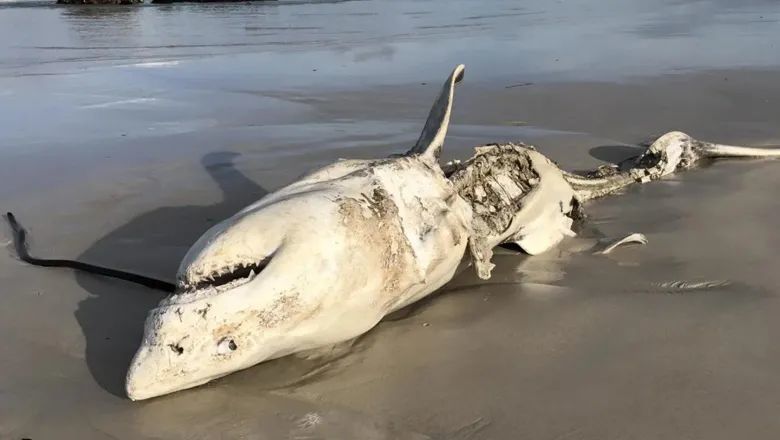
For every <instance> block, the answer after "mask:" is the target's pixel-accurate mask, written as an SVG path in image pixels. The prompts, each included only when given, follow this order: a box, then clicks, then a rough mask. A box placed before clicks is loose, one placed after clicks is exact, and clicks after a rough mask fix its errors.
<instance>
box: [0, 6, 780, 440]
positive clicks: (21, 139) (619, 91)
mask: <svg viewBox="0 0 780 440" xmlns="http://www.w3.org/2000/svg"><path fill="white" fill-rule="evenodd" d="M607 3H613V2H605V3H603V4H602V3H598V2H584V1H576V2H575V1H571V2H570V1H565V2H556V3H554V4H550V3H548V2H542V1H534V2H529V3H528V4H524V5H523V6H522V7H520V6H518V5H517V4H516V3H515V2H510V1H498V0H496V1H489V2H484V3H480V4H477V2H469V1H465V0H456V1H454V2H444V1H440V0H432V1H427V2H414V1H409V0H406V1H398V2H382V1H380V0H366V1H348V2H297V1H293V2H285V1H280V2H273V3H256V2H255V3H247V4H225V5H187V4H177V5H159V6H137V7H133V6H130V7H112V8H103V7H95V8H79V7H72V8H69V7H54V6H50V5H49V4H44V3H38V2H25V3H8V2H5V3H2V4H0V41H2V43H0V115H2V118H0V209H2V211H3V212H5V211H12V212H14V213H15V214H16V215H17V216H18V217H19V219H20V221H21V222H22V223H23V224H24V225H25V226H26V227H27V228H28V229H29V231H30V234H31V241H30V246H31V251H32V252H33V254H35V255H40V256H47V257H61V258H77V259H79V260H83V261H88V262H93V263H98V264H102V265H106V266H110V267H116V268H120V269H125V270H130V271H133V272H139V273H143V274H146V275H149V276H154V277H159V278H163V279H168V280H172V279H173V277H174V275H175V271H176V268H177V266H178V264H179V261H180V260H181V258H182V256H183V255H184V253H185V252H186V251H187V249H188V247H189V246H190V245H191V244H192V243H193V242H194V241H195V240H196V239H197V238H198V237H199V236H200V235H201V234H202V233H203V232H204V231H205V230H206V229H208V227H209V226H210V225H212V224H214V223H215V222H218V221H220V220H222V219H224V218H226V217H228V216H230V215H232V214H233V213H235V212H236V211H238V210H239V209H240V208H242V207H244V206H246V205H247V204H249V203H251V202H253V201H255V200H257V199H259V198H260V197H262V196H263V195H265V194H267V193H268V192H269V191H273V190H274V189H276V188H279V187H280V186H282V185H284V184H287V183H289V182H291V181H293V180H294V179H295V178H297V177H298V176H300V175H301V174H302V173H304V172H306V171H307V170H311V169H313V168H316V167H318V166H321V165H323V164H326V163H329V162H331V161H333V160H335V159H337V158H342V157H349V158H373V157H383V156H386V155H388V154H391V153H397V152H401V151H405V150H406V149H408V147H409V146H410V145H412V144H413V143H414V141H415V139H416V138H417V136H418V134H419V131H420V129H421V127H422V124H423V122H424V120H425V117H426V115H427V111H428V108H429V106H430V103H431V101H432V100H433V98H434V96H435V95H436V93H437V90H438V88H439V86H440V84H441V81H443V80H444V78H445V76H446V75H447V74H448V72H449V71H450V69H451V68H452V67H453V66H454V65H455V64H457V63H464V64H466V66H467V72H466V78H465V81H464V82H463V84H462V85H461V86H460V88H459V90H458V94H457V95H456V98H455V111H454V115H453V126H452V127H451V131H450V134H449V136H448V139H447V142H446V145H445V151H444V158H445V160H449V159H454V158H466V157H468V156H469V155H470V154H471V149H472V148H473V147H474V146H477V145H479V144H483V143H487V142H493V141H508V140H513V141H524V142H526V143H529V144H533V145H535V146H536V147H537V148H538V149H539V150H540V151H541V152H543V153H544V154H546V155H548V156H549V157H551V158H552V159H554V160H555V161H557V162H558V163H559V164H560V165H561V167H562V168H565V169H568V170H583V169H589V168H594V167H596V166H598V165H600V164H603V163H605V162H616V161H619V160H622V159H624V158H627V157H630V156H632V155H635V154H637V153H638V151H640V150H638V147H637V145H638V144H639V143H640V142H642V141H644V140H646V139H648V138H651V137H653V136H654V135H658V134H661V133H663V132H666V131H670V130H683V131H685V132H688V133H689V134H691V135H692V136H694V137H696V138H698V139H705V140H711V141H717V142H722V143H731V144H741V145H753V146H770V145H774V146H777V145H780V124H778V116H779V115H780V113H779V112H778V106H779V105H780V50H778V49H780V39H779V38H778V34H777V25H778V20H780V6H779V5H778V4H777V3H775V2H770V1H751V2H743V3H740V4H739V5H734V4H732V3H733V2H727V1H718V0H707V1H701V2H687V1H671V0H669V1H666V0H654V1H652V2H641V1H639V0H636V1H629V2H614V4H607ZM778 187H780V162H778V161H758V160H743V161H719V162H715V163H712V164H708V165H707V166H704V167H702V168H699V169H696V170H693V171H690V172H688V173H685V174H678V175H675V176H673V177H672V178H668V179H665V180H663V181H659V182H654V183H651V184H648V185H642V186H635V187H632V188H630V189H628V190H627V191H625V193H623V194H620V195H616V196H612V197H608V198H605V199H602V200H597V201H593V202H589V203H588V204H587V205H586V207H585V209H586V212H587V214H588V219H587V221H586V223H585V225H584V227H583V230H582V231H581V232H580V235H579V237H577V238H572V239H570V240H567V241H565V242H564V243H563V244H562V245H561V246H559V247H558V248H557V249H555V250H553V251H550V252H547V253H545V254H543V255H539V256H535V257H529V256H526V255H521V254H518V253H516V252H514V251H511V250H500V251H498V255H497V256H496V258H495V262H496V263H497V268H496V269H495V271H494V275H493V278H492V279H491V280H489V281H481V280H479V279H478V278H477V277H476V276H475V274H474V273H473V271H466V272H464V273H462V274H460V275H459V276H458V277H457V278H456V279H454V280H453V281H452V282H451V283H450V284H448V285H447V286H446V287H445V288H444V289H442V290H441V291H440V292H439V293H438V294H435V295H434V296H432V297H429V298H427V299H425V300H423V301H422V302H420V303H418V304H416V305H414V306H413V307H411V308H409V309H407V310H404V311H403V313H397V314H395V315H393V316H391V317H390V318H388V319H386V320H385V321H383V322H382V323H380V324H379V325H378V326H377V327H376V328H375V329H374V330H372V331H371V332H369V333H368V334H366V335H364V336H363V337H361V338H359V339H358V340H357V341H355V342H354V343H352V344H351V345H349V346H343V347H339V348H338V350H337V351H336V352H334V353H331V354H330V355H328V356H325V357H320V358H317V357H311V356H310V357H303V356H291V357H287V358H283V359H279V360H276V361H271V362H268V363H264V364H261V365H259V366H256V367H254V368H250V369H248V370H245V371H242V372H239V373H235V374H232V375H230V376H228V377H225V378H223V379H219V380H217V381H215V382H213V383H210V384H208V385H206V386H202V387H198V388H195V389H192V390H187V391H183V392H178V393H175V394H172V395H168V396H164V397H161V398H155V399H152V400H149V401H143V402H132V401H130V400H128V399H127V397H126V396H125V395H124V389H123V381H124V376H125V374H126V371H127V366H128V363H129V361H130V358H131V356H132V355H133V353H134V351H135V350H136V348H137V347H138V344H139V341H140V337H141V334H142V331H143V321H144V318H145V316H146V313H147V312H148V310H150V309H151V308H152V307H154V306H155V305H156V304H157V302H158V301H159V300H160V299H161V298H162V297H163V294H161V293H159V292H155V291H151V290H149V289H145V288H142V287H137V286H134V285H131V284H128V283H124V282H121V281H116V280H109V279H104V278H100V277H96V276H92V275H89V274H81V273H74V272H72V271H69V270H60V269H44V268H38V267H31V266H29V265H26V264H24V263H22V262H21V261H19V260H18V259H16V257H15V255H14V253H13V250H12V247H11V245H10V243H11V235H10V230H9V229H8V228H7V227H6V226H5V225H2V226H0V244H2V245H3V249H4V251H3V252H0V286H2V288H0V334H2V335H3V343H2V344H0V438H2V439H6V438H7V439H22V438H30V439H33V440H43V439H216V438H222V439H464V440H465V439H542V440H548V439H549V440H553V439H558V440H564V439H566V440H570V439H592V440H603V439H658V438H673V439H707V440H715V439H735V438H750V439H775V438H777V437H778V435H779V434H780V420H779V419H778V418H777V417H776V415H777V412H778V410H780V382H778V381H777V380H776V375H777V372H778V371H780V349H779V348H778V345H777V344H776V342H773V341H774V338H775V337H776V335H778V334H780V321H778V320H777V319H776V316H777V315H778V314H780V300H779V299H778V287H777V286H779V285H780V271H778V270H777V263H778V254H777V250H778V249H780V234H778V233H777V218H778V214H779V213H780V199H778V197H777V196H776V188H778ZM631 232H641V233H644V234H645V235H646V236H647V237H648V239H649V244H647V245H646V246H641V247H638V246H634V247H626V248H621V249H619V250H618V251H616V252H615V253H614V254H611V255H609V256H601V255H593V254H592V252H591V251H590V249H591V248H592V246H593V245H594V244H595V243H596V242H597V241H598V240H600V239H605V238H619V237H622V236H624V235H626V234H628V233H631ZM776 332H777V333H776Z"/></svg>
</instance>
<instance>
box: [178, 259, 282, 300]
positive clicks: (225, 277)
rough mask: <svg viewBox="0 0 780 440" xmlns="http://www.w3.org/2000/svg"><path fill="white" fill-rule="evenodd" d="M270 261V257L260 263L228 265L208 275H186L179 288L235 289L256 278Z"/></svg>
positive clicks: (190, 289)
mask: <svg viewBox="0 0 780 440" xmlns="http://www.w3.org/2000/svg"><path fill="white" fill-rule="evenodd" d="M269 262H270V258H266V259H263V260H261V261H260V262H259V263H239V264H236V265H231V266H226V267H224V268H222V269H220V270H218V271H216V272H212V273H209V274H206V275H200V276H198V275H197V274H196V275H194V276H192V275H190V276H186V275H185V277H184V278H182V279H180V281H179V286H178V287H179V290H180V291H181V292H183V293H187V292H193V291H201V290H204V289H208V288H214V289H216V290H217V291H224V290H229V289H233V288H235V287H238V286H240V285H241V284H246V283H248V282H250V281H252V280H253V279H255V278H256V277H257V276H258V275H259V274H260V273H261V272H262V271H263V269H265V267H266V266H267V265H268V263H269Z"/></svg>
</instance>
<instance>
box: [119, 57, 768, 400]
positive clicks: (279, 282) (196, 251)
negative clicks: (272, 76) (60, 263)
mask: <svg viewBox="0 0 780 440" xmlns="http://www.w3.org/2000/svg"><path fill="white" fill-rule="evenodd" d="M463 73H464V66H462V65H461V66H458V67H457V68H455V70H454V71H453V72H452V74H451V75H450V76H449V78H448V79H447V81H446V82H445V84H444V87H443V89H442V91H441V94H440V95H439V97H438V99H437V100H436V101H435V103H434V105H433V107H432V109H431V111H430V114H429V117H428V120H427V122H426V124H425V127H424V129H423V132H422V134H421V135H420V138H419V140H418V141H417V143H416V145H415V146H414V147H413V148H412V149H411V150H409V151H408V152H407V153H406V154H404V155H399V156H395V157H390V158H386V159H378V160H340V161H337V162H336V163H334V164H332V165H329V166H326V167H324V168H322V169H320V170H318V171H315V172H313V173H311V174H309V175H307V176H305V177H303V178H301V179H300V180H298V181H296V182H294V183H292V184H290V185H288V186H286V187H284V188H282V189H280V190H278V191H276V192H274V193H272V194H269V195H267V196H266V197H264V198H262V199H261V200H259V201H258V202H256V203H254V204H252V205H250V206H248V207H247V208H245V209H243V210H242V211H240V212H239V213H237V214H236V215H235V216H233V217H231V218H229V219H227V220H225V221H223V222H221V223H219V224H218V225H216V226H214V227H213V228H211V229H210V230H209V231H207V232H206V233H205V234H204V235H203V237H202V238H201V239H200V240H198V241H197V243H195V244H194V246H193V247H192V248H191V250H190V251H189V252H188V253H187V255H186V256H185V258H184V260H183V261H182V263H181V266H180V269H179V272H178V276H177V291H176V293H175V294H174V295H172V296H170V297H168V298H166V299H165V300H163V301H162V302H161V303H160V305H159V307H157V308H156V309H154V310H152V311H151V312H150V313H149V316H148V318H147V321H146V324H145V330H144V336H143V340H142V342H141V346H140V347H139V349H138V351H137V353H136V355H135V357H134V358H133V361H132V363H131V366H130V368H129V371H128V374H127V382H126V389H127V394H128V396H129V397H130V398H131V399H134V400H139V399H146V398H150V397H154V396H159V395H162V394H166V393H170V392H174V391H177V390H181V389H186V388H191V387H194V386H197V385H200V384H203V383H206V382H209V381H211V380H213V379H216V378H218V377H221V376H224V375H226V374H229V373H232V372H234V371H237V370H241V369H244V368H248V367H250V366H252V365H255V364H257V363H260V362H263V361H265V360H269V359H273V358H278V357H281V356H284V355H287V354H290V353H294V352H298V351H303V350H307V349H313V348H318V347H323V346H327V345H331V344H335V343H338V342H341V341H345V340H349V339H352V338H354V337H356V336H359V335H361V334H363V333H365V332H366V331H368V330H369V329H371V328H372V327H373V326H375V325H376V324H377V323H378V322H379V321H380V320H381V319H382V318H383V317H384V316H385V315H387V314H388V313H390V312H393V311H395V310H398V309H400V308H402V307H404V306H406V305H408V304H411V303H413V302H415V301H417V300H419V299H421V298H423V297H425V296H426V295H428V294H430V293H432V292H433V291H435V290H437V289H438V288H440V287H441V286H442V285H444V284H445V283H446V282H447V281H449V280H450V279H451V278H452V277H453V276H454V274H455V273H456V271H457V269H458V267H459V265H461V261H462V259H463V258H462V257H463V256H464V254H465V253H466V252H468V253H469V254H470V256H471V262H472V263H473V264H474V266H475V268H476V270H477V273H478V275H479V276H480V277H481V278H489V277H490V271H491V269H492V267H493V265H492V263H491V261H490V260H491V256H492V249H493V248H494V247H495V246H497V245H499V244H503V243H515V244H517V245H518V246H520V247H521V248H522V249H523V250H524V251H526V252H527V253H529V254H532V255H533V254H538V253H541V252H544V251H546V250H548V249H550V248H551V247H553V246H555V245H556V244H557V243H559V242H560V241H561V240H562V239H563V238H565V237H567V236H573V235H575V234H574V232H573V230H572V225H573V224H574V222H575V221H576V220H577V219H578V218H580V217H581V215H582V213H581V206H582V203H583V202H584V201H586V200H589V199H592V198H595V197H599V196H603V195H606V194H609V193H613V192H615V191H617V190H619V189H621V188H623V187H625V186H627V185H629V184H631V183H634V182H647V181H650V180H655V179H659V178H662V177H664V176H666V175H668V174H670V173H672V172H674V171H676V170H680V169H688V168H690V167H692V166H693V165H694V164H695V163H696V162H697V161H699V160H700V159H702V158H707V157H748V156H750V157H752V156H768V155H778V154H780V152H778V151H776V150H766V149H751V148H744V147H732V146H723V145H717V144H710V143H705V142H699V141H696V140H694V139H692V138H690V137H689V136H687V135H685V134H683V133H679V132H671V133H668V134H666V135H664V136H662V137H661V138H659V139H658V140H657V141H656V142H654V143H653V144H652V145H651V146H650V147H649V148H648V149H647V151H646V152H645V153H644V154H642V155H641V156H638V157H637V158H634V159H631V160H628V161H626V162H624V163H622V164H620V165H618V166H613V167H602V168H600V169H598V170H596V171H594V172H591V173H588V174H585V175H579V174H574V173H569V172H565V171H562V170H561V169H560V168H558V166H557V165H556V164H554V163H553V162H552V161H550V160H549V159H548V158H546V157H545V156H543V155H542V154H541V153H539V152H537V151H536V150H535V149H534V148H533V147H529V146H526V145H522V144H490V145H485V146H483V147H478V148H477V150H476V154H475V156H474V157H472V158H471V159H469V160H468V161H466V162H463V163H450V164H447V165H445V167H444V168H442V167H441V166H440V165H439V163H438V158H439V155H440V152H441V148H442V146H443V142H444V137H445V135H446V133H447V128H448V125H449V120H450V115H451V112H452V103H453V95H454V89H455V85H456V84H457V83H458V82H459V81H460V80H461V79H462V77H463ZM631 240H637V241H641V237H640V238H632V239H630V240H629V241H631ZM624 241H625V240H623V241H621V243H622V242H624ZM461 266H462V265H461Z"/></svg>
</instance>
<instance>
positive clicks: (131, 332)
mask: <svg viewBox="0 0 780 440" xmlns="http://www.w3.org/2000/svg"><path fill="white" fill-rule="evenodd" d="M238 156H239V155H238V154H235V153H229V152H218V153H210V154H207V155H206V156H204V157H203V158H202V159H201V163H202V165H203V167H204V169H205V170H206V171H207V172H208V173H209V175H210V176H211V178H212V179H214V181H215V182H216V183H217V184H218V185H219V187H220V189H221V190H222V193H223V197H222V201H221V202H220V203H217V204H214V205H207V206H192V205H191V206H175V207H164V208H159V209H155V210H153V211H150V212H147V213H145V214H142V215H140V216H138V217H136V218H134V219H132V220H130V221H129V222H128V223H127V224H125V225H124V226H121V227H120V228H118V229H116V230H115V231H113V232H111V233H110V234H108V235H106V236H105V237H103V238H101V239H99V240H98V241H97V242H95V243H94V244H93V245H92V246H90V247H89V249H87V250H86V251H85V252H84V253H83V254H81V255H80V256H79V257H78V259H79V260H80V261H86V262H93V263H97V264H101V265H105V266H108V267H114V268H117V269H122V270H128V271H131V272H136V273H140V274H145V275H149V276H152V277H156V278H161V279H165V280H169V281H173V278H174V276H175V273H176V269H177V267H178V264H179V262H180V261H181V259H182V257H184V254H185V253H186V252H187V249H189V247H190V246H191V245H192V243H194V242H195V241H196V240H197V239H198V238H199V237H200V236H201V235H202V234H203V233H204V232H205V231H206V230H207V229H208V228H209V227H211V226H212V225H213V224H214V223H216V222H218V221H220V220H221V219H224V218H227V217H229V216H231V215H233V214H234V213H235V212H237V211H238V210H239V209H241V208H243V207H245V206H246V205H248V204H250V203H251V202H254V201H256V200H257V199H259V198H260V197H262V196H264V195H265V194H266V193H267V191H266V190H265V189H263V188H262V187H260V186H259V185H257V184H256V183H255V182H253V181H252V180H250V179H249V178H247V177H246V176H245V175H243V174H242V173H241V172H239V171H238V170H237V169H236V168H235V166H234V162H233V161H234V160H235V159H236V158H237V157H238ZM76 280H77V282H78V283H79V285H81V286H82V287H83V288H84V289H86V290H87V291H88V292H89V293H90V296H89V297H88V298H86V299H85V300H83V301H82V302H81V303H79V307H78V309H77V310H76V312H75V317H76V320H77V321H78V323H79V325H80V326H81V329H82V331H83V332H84V337H85V339H86V361H87V366H88V368H89V370H90V373H91V374H92V376H93V377H94V378H95V380H96V381H97V382H98V384H99V385H100V386H101V387H103V388H104V389H106V390H107V391H109V392H111V393H112V394H115V395H117V396H121V397H124V396H125V392H124V380H125V373H126V372H127V367H128V365H129V363H130V360H131V358H132V356H133V354H134V353H135V350H136V349H137V348H138V344H139V342H140V339H141V337H142V334H143V323H144V320H145V318H146V314H147V312H148V311H149V310H150V309H152V308H153V307H155V306H156V305H157V303H158V302H159V301H160V299H162V298H163V297H164V296H165V294H164V293H161V292H157V291H154V290H150V289H147V288H144V287H140V286H136V285H133V284H130V283H126V282H123V281H118V280H112V279H106V278H102V277H98V276H94V275H91V274H85V273H77V274H76Z"/></svg>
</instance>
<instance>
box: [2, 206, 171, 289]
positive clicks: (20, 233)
mask: <svg viewBox="0 0 780 440" xmlns="http://www.w3.org/2000/svg"><path fill="white" fill-rule="evenodd" d="M6 218H7V219H8V224H9V225H11V230H12V231H13V240H14V247H15V248H16V253H17V254H18V256H19V258H20V259H21V260H22V261H24V262H27V263H29V264H32V265H34V266H43V267H68V268H71V269H76V270H81V271H84V272H89V273H93V274H97V275H102V276H106V277H111V278H117V279H120V280H124V281H129V282H131V283H135V284H140V285H142V286H146V287H149V288H151V289H157V290H162V291H165V292H173V291H174V290H175V288H176V286H175V285H174V284H173V283H169V282H167V281H162V280H157V279H154V278H149V277H145V276H143V275H136V274H134V273H130V272H123V271H120V270H116V269H109V268H106V267H100V266H95V265H94V264H88V263H82V262H81V261H75V260H55V259H48V258H35V257H33V256H31V255H30V253H29V252H28V251H27V240H26V236H27V231H25V230H24V228H23V227H22V226H21V225H20V224H19V223H18V222H17V221H16V217H14V215H13V214H12V213H10V212H9V213H7V214H6Z"/></svg>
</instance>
